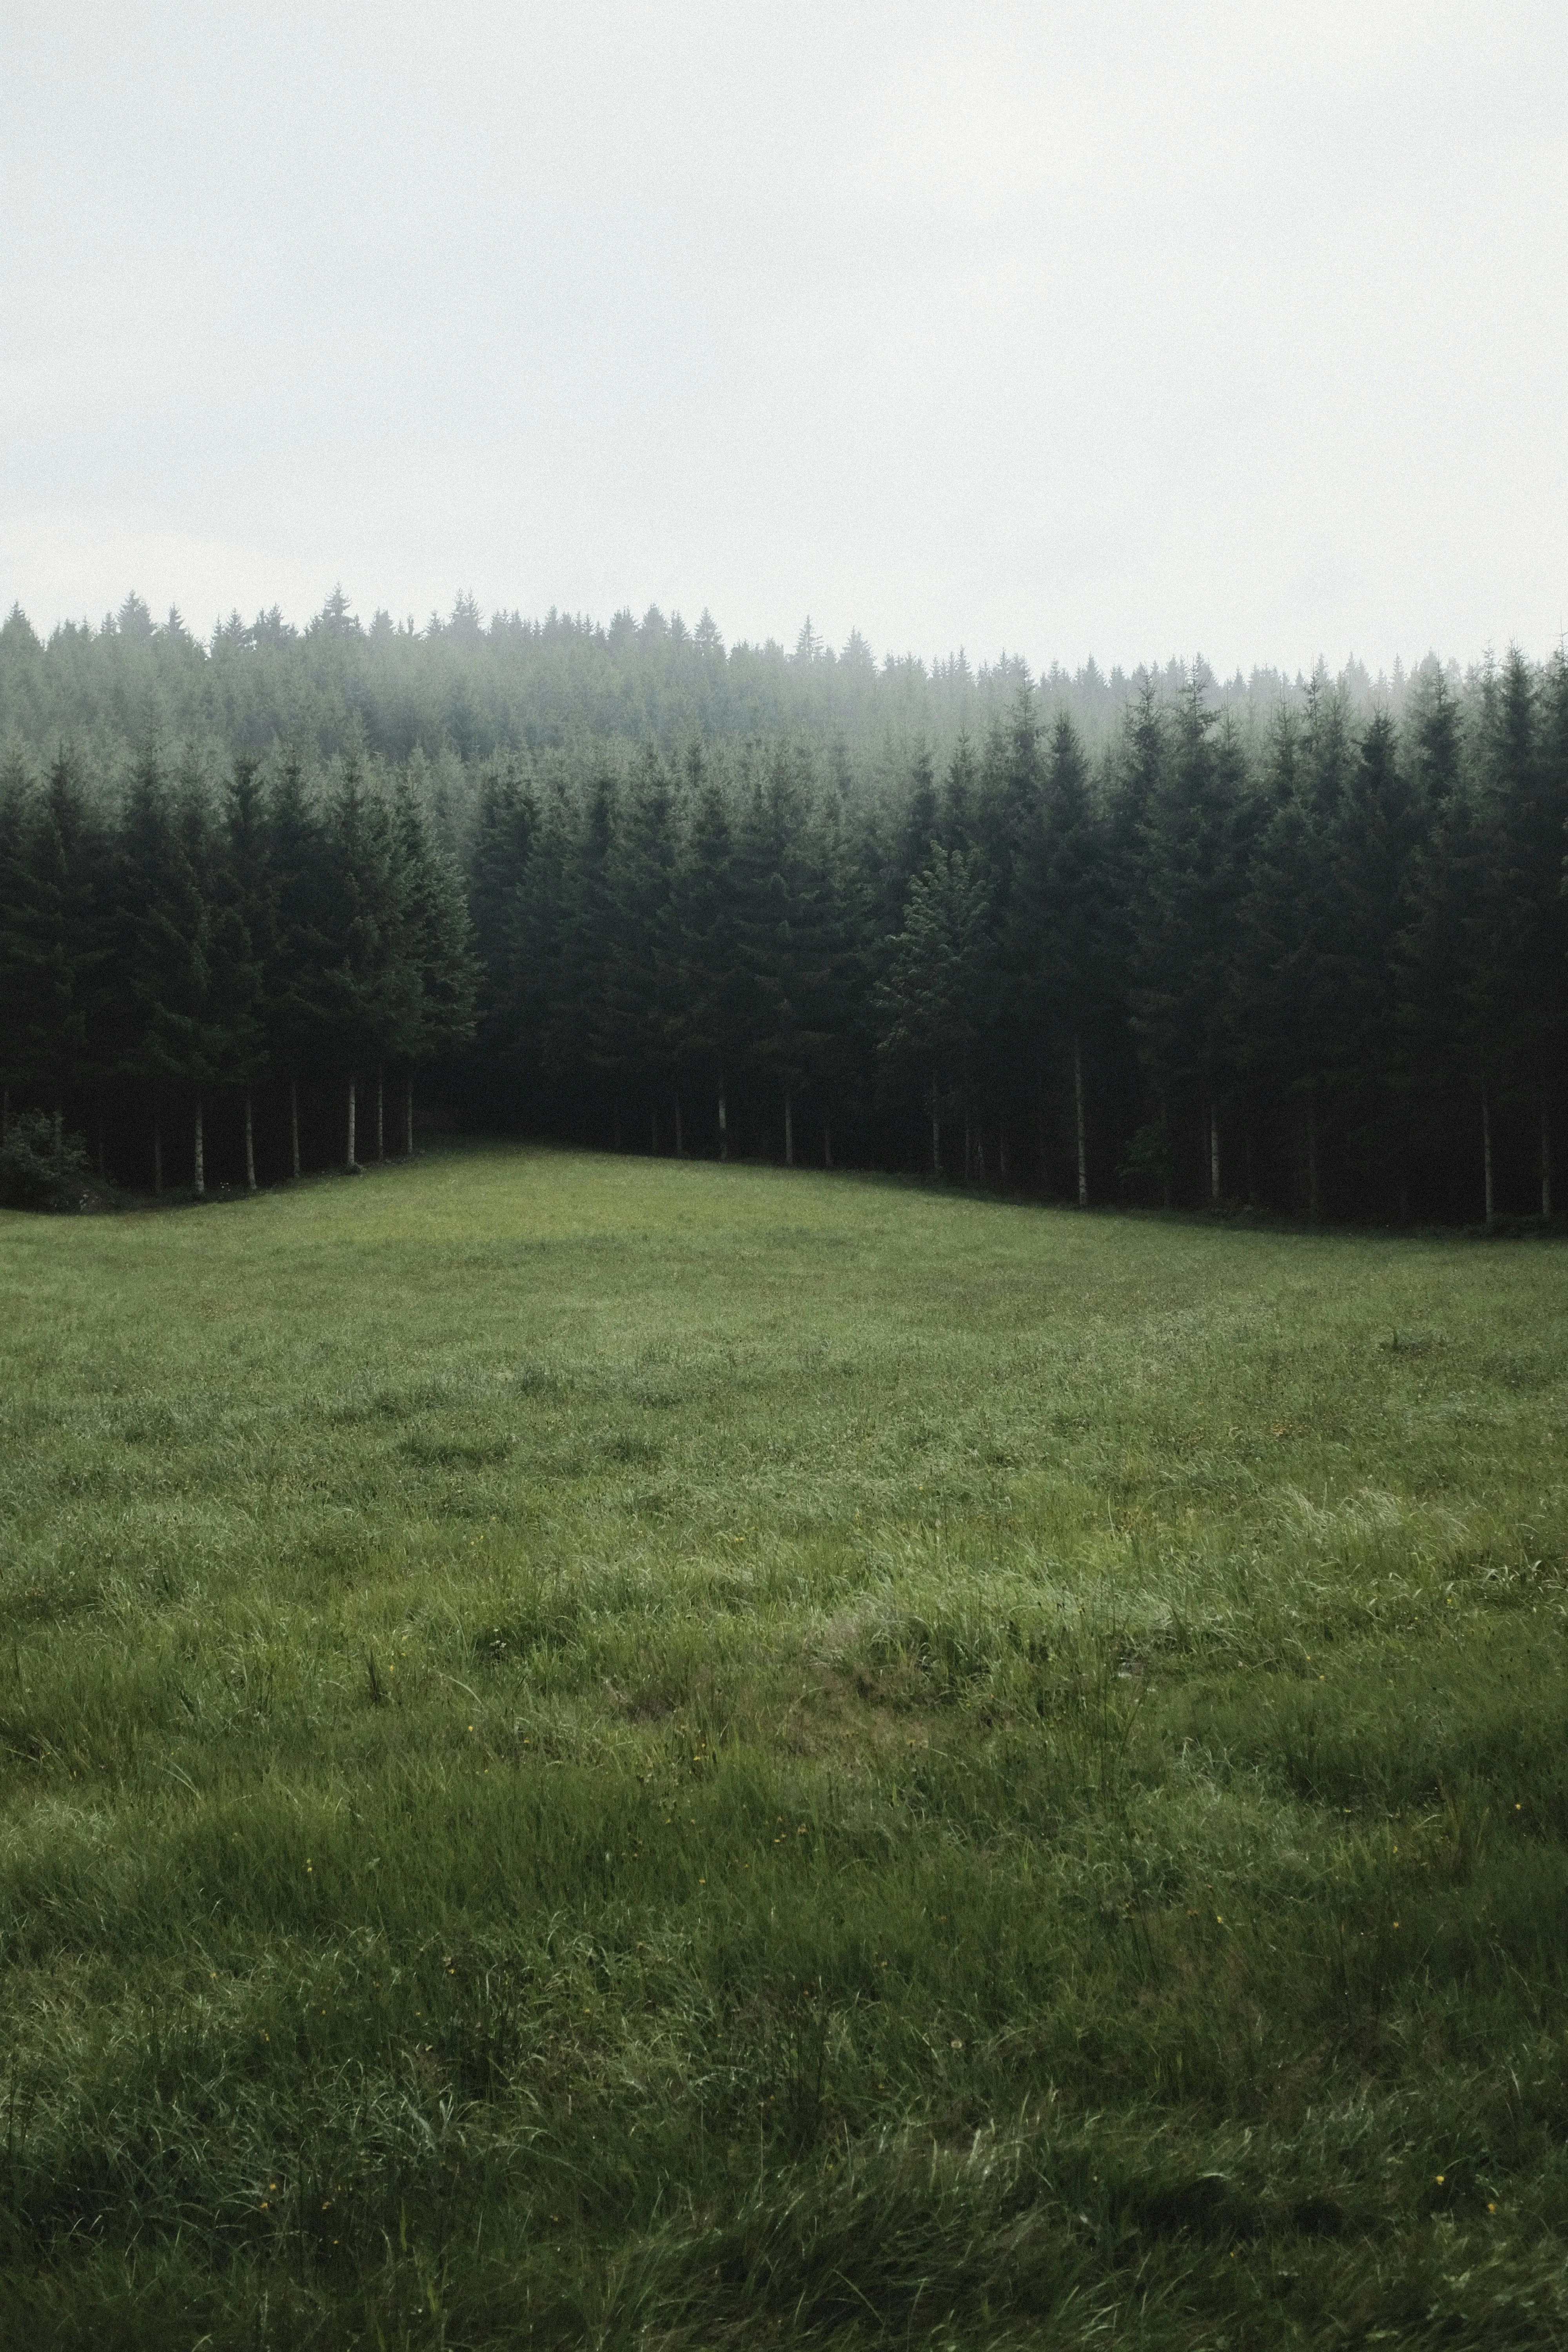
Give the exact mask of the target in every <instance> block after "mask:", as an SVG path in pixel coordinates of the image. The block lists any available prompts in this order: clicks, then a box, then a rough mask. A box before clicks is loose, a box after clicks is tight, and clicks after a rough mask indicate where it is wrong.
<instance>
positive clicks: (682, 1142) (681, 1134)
mask: <svg viewBox="0 0 1568 2352" xmlns="http://www.w3.org/2000/svg"><path fill="white" fill-rule="evenodd" d="M675 1156H676V1158H677V1159H678V1160H684V1159H685V1157H686V1130H685V1129H684V1128H683V1127H682V1125H681V1123H680V1097H679V1095H677V1096H676V1097H675Z"/></svg>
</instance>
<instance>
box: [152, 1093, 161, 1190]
mask: <svg viewBox="0 0 1568 2352" xmlns="http://www.w3.org/2000/svg"><path fill="white" fill-rule="evenodd" d="M153 1192H154V1194H155V1195H158V1196H159V1197H161V1196H162V1194H163V1121H162V1120H161V1119H160V1118H159V1117H158V1109H157V1106H156V1104H154V1105H153Z"/></svg>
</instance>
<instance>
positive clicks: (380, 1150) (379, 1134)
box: [375, 1062, 386, 1160]
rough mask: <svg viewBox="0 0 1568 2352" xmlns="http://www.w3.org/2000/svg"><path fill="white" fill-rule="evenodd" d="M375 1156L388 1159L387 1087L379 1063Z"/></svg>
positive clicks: (376, 1071) (376, 1082) (376, 1075)
mask: <svg viewBox="0 0 1568 2352" xmlns="http://www.w3.org/2000/svg"><path fill="white" fill-rule="evenodd" d="M375 1156H376V1158H377V1159H378V1160H384V1159H385V1158H386V1087H385V1085H384V1079H383V1071H382V1066H381V1064H380V1063H379V1062H378V1063H377V1064H376V1066H375Z"/></svg>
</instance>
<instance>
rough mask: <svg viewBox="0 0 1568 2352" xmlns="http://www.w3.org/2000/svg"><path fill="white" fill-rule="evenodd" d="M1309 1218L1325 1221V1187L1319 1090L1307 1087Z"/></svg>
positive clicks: (1315, 1220) (1315, 1222)
mask: <svg viewBox="0 0 1568 2352" xmlns="http://www.w3.org/2000/svg"><path fill="white" fill-rule="evenodd" d="M1307 1220H1308V1223H1310V1224H1314V1225H1321V1223H1322V1222H1323V1188H1322V1182H1321V1177H1320V1174H1319V1170H1318V1090H1317V1087H1316V1086H1310V1087H1308V1089H1307Z"/></svg>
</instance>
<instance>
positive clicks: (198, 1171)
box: [191, 1095, 207, 1201]
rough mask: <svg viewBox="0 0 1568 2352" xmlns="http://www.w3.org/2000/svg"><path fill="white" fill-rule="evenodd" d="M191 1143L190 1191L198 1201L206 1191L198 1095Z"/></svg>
mask: <svg viewBox="0 0 1568 2352" xmlns="http://www.w3.org/2000/svg"><path fill="white" fill-rule="evenodd" d="M191 1142H192V1152H191V1157H192V1160H193V1161H194V1163H195V1176H194V1181H193V1184H192V1190H193V1191H194V1192H195V1196H196V1198H197V1200H198V1201H200V1200H204V1199H205V1197H206V1189H207V1163H206V1150H205V1138H204V1136H203V1133H202V1098H201V1097H200V1095H198V1096H197V1097H196V1116H195V1132H194V1134H193V1136H192V1139H191Z"/></svg>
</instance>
